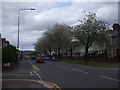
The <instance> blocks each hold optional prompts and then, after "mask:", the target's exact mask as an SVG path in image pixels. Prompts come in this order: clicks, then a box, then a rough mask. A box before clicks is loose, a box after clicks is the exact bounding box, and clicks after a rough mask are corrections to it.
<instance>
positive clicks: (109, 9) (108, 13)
mask: <svg viewBox="0 0 120 90" xmlns="http://www.w3.org/2000/svg"><path fill="white" fill-rule="evenodd" d="M97 16H98V17H100V18H102V19H105V20H106V21H107V22H109V23H110V24H113V23H115V22H117V21H118V6H117V5H113V4H112V5H107V6H103V7H102V8H99V9H98V10H97Z"/></svg>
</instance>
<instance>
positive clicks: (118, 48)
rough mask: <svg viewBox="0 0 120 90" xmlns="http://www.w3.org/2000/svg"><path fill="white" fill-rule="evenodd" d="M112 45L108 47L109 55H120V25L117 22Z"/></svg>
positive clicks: (114, 27)
mask: <svg viewBox="0 0 120 90" xmlns="http://www.w3.org/2000/svg"><path fill="white" fill-rule="evenodd" d="M111 44H112V45H111V47H109V48H107V54H108V57H115V56H117V55H120V25H119V24H117V23H115V24H114V25H113V31H112V33H111Z"/></svg>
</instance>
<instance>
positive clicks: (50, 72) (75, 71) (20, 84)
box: [3, 59, 119, 90]
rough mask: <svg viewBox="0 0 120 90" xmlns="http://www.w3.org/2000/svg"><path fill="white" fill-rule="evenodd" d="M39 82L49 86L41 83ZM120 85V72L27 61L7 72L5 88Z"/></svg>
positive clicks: (108, 69)
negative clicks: (119, 73)
mask: <svg viewBox="0 0 120 90" xmlns="http://www.w3.org/2000/svg"><path fill="white" fill-rule="evenodd" d="M38 80H39V82H41V81H44V82H45V83H47V85H46V84H45V85H42V84H40V83H37V81H38ZM9 81H11V82H9ZM118 82H119V80H118V69H117V68H94V67H88V66H82V65H75V64H69V63H64V62H57V61H46V62H45V63H36V61H35V60H31V59H23V60H21V61H20V66H18V68H16V69H15V70H13V71H9V72H8V71H7V72H3V88H44V86H47V88H53V87H55V88H59V89H60V90H61V88H118ZM50 85H52V86H50Z"/></svg>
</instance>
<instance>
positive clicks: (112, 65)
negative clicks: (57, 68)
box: [61, 59, 118, 68]
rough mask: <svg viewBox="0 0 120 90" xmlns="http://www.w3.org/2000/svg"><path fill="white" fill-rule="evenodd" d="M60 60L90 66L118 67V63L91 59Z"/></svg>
mask: <svg viewBox="0 0 120 90" xmlns="http://www.w3.org/2000/svg"><path fill="white" fill-rule="evenodd" d="M61 62H67V63H73V64H78V65H85V66H92V67H106V68H118V63H104V62H91V61H88V63H85V62H84V61H80V60H68V59H63V60H61Z"/></svg>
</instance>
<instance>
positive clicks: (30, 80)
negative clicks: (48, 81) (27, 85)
mask: <svg viewBox="0 0 120 90" xmlns="http://www.w3.org/2000/svg"><path fill="white" fill-rule="evenodd" d="M0 80H1V81H14V80H16V81H29V82H37V83H39V81H38V80H32V79H0Z"/></svg>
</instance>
